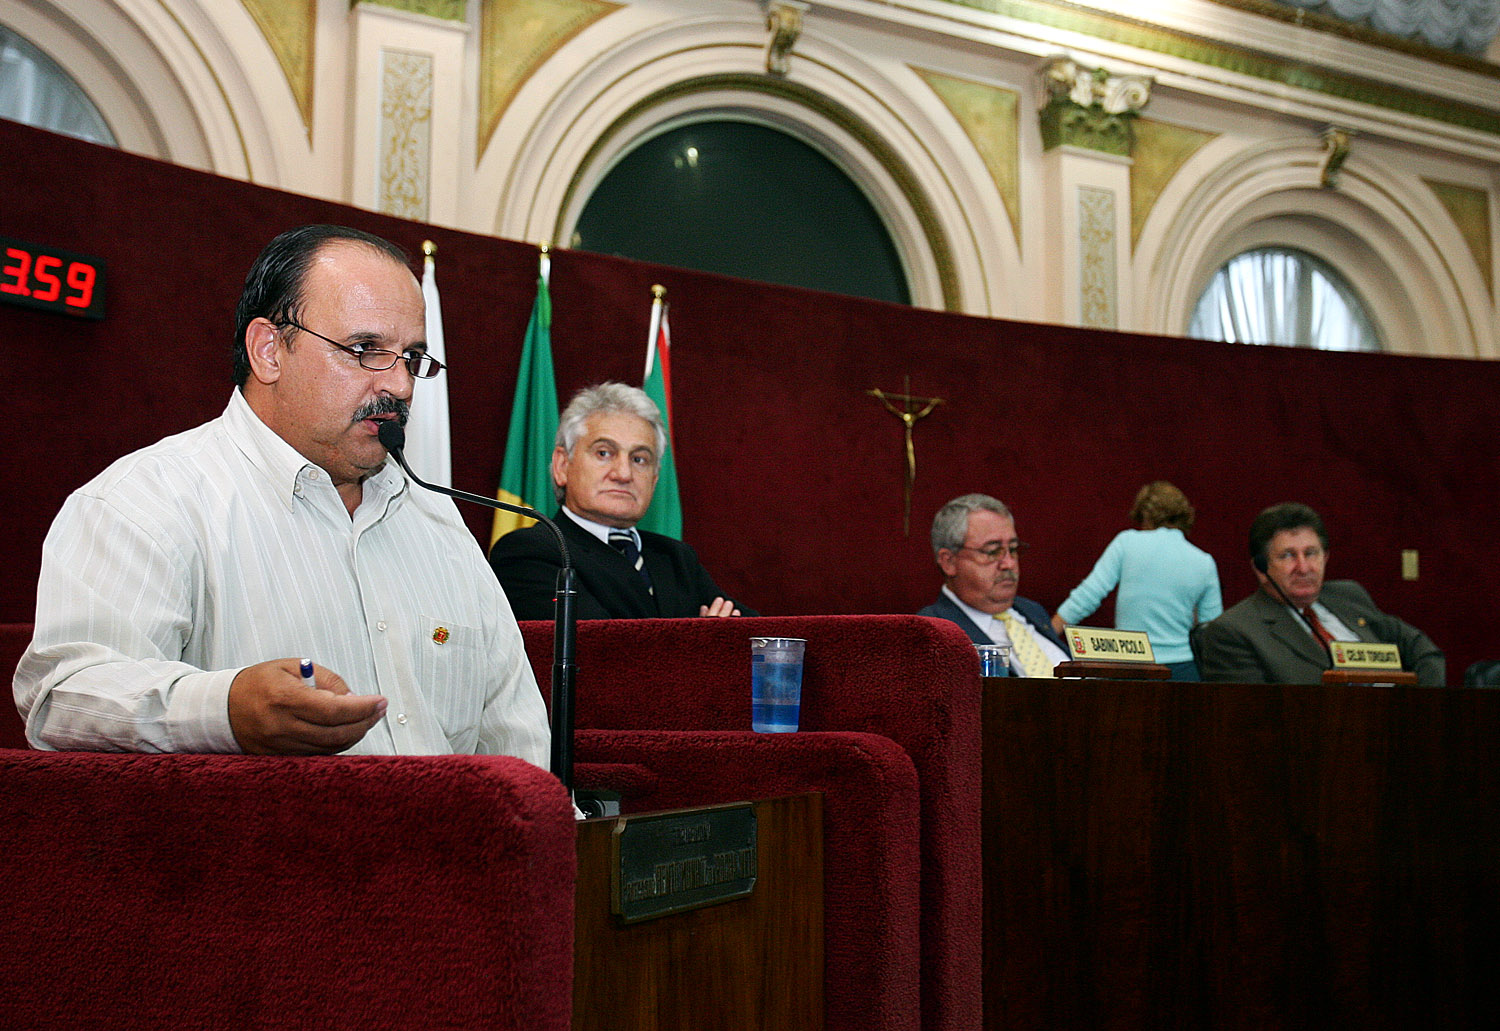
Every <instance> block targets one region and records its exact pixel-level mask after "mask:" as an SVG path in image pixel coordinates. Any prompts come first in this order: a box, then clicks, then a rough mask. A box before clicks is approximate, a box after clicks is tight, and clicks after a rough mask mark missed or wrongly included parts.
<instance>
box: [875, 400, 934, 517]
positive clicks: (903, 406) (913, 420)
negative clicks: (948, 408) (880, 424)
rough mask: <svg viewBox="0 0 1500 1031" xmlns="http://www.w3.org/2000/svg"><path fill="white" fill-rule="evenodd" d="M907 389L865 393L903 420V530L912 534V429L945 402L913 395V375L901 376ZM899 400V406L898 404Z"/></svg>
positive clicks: (914, 465) (914, 454)
mask: <svg viewBox="0 0 1500 1031" xmlns="http://www.w3.org/2000/svg"><path fill="white" fill-rule="evenodd" d="M901 382H902V386H903V388H904V390H905V392H904V393H900V394H888V393H886V392H885V391H883V390H880V389H879V388H876V389H874V390H867V391H865V393H867V394H869V395H870V396H871V397H873V398H876V399H877V400H879V401H880V403H881V404H883V405H885V409H886V411H888V412H890V413H891V414H892V415H894V416H895V417H896V418H898V419H900V420H901V424H902V426H903V427H905V431H906V503H905V505H904V507H903V508H902V511H901V532H902V533H903V534H905V535H906V536H908V537H910V536H911V488H912V485H913V484H914V483H916V482H917V451H916V447H915V446H914V445H913V444H912V440H911V430H912V427H913V426H915V425H916V424H917V420H918V419H924V418H926V417H927V416H929V415H931V414H932V410H933V409H934V408H936V407H937V406H938V405H940V404H944V403H945V402H944V401H943V399H942V398H940V397H913V396H912V395H911V393H910V391H911V377H910V376H903V377H902V378H901ZM897 402H899V406H898V404H897Z"/></svg>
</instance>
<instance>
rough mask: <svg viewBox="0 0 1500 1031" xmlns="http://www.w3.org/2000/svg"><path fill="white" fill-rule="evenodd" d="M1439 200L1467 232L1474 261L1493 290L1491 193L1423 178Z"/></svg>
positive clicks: (1454, 220)
mask: <svg viewBox="0 0 1500 1031" xmlns="http://www.w3.org/2000/svg"><path fill="white" fill-rule="evenodd" d="M1422 181H1423V182H1424V183H1426V184H1427V188H1428V189H1429V190H1431V191H1432V192H1433V194H1434V195H1435V196H1436V197H1437V199H1438V202H1439V203H1441V204H1442V205H1443V207H1444V208H1447V209H1448V214H1450V215H1452V216H1453V223H1454V225H1456V226H1458V231H1459V232H1460V233H1462V234H1463V238H1464V242H1465V243H1466V244H1468V245H1469V252H1470V253H1471V254H1473V255H1474V262H1475V264H1477V265H1478V266H1479V271H1480V273H1481V274H1482V275H1483V276H1484V281H1485V283H1486V284H1487V285H1488V286H1489V289H1490V292H1491V293H1493V292H1494V290H1495V254H1494V245H1493V242H1492V241H1491V239H1490V195H1489V193H1488V192H1487V191H1485V190H1476V189H1473V188H1471V187H1467V186H1460V185H1459V184H1457V183H1445V182H1439V181H1438V180H1435V179H1423V180H1422Z"/></svg>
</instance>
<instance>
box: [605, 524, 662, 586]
mask: <svg viewBox="0 0 1500 1031" xmlns="http://www.w3.org/2000/svg"><path fill="white" fill-rule="evenodd" d="M609 546H610V547H611V548H614V549H615V550H616V551H618V552H619V553H620V554H621V555H624V556H625V561H626V562H629V563H630V564H631V565H632V566H634V567H635V571H636V572H637V573H639V574H641V579H642V580H643V581H645V584H646V590H648V591H650V592H651V593H652V594H655V593H656V590H655V588H653V587H652V586H651V574H650V573H648V572H646V560H645V559H644V558H642V557H641V549H640V548H637V547H636V546H635V538H634V537H633V536H631V533H630V531H629V530H611V531H609Z"/></svg>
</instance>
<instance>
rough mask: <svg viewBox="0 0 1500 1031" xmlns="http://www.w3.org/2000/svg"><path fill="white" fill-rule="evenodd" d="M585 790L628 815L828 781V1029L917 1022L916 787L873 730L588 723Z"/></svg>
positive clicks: (904, 1028) (582, 735)
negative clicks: (591, 726) (612, 800)
mask: <svg viewBox="0 0 1500 1031" xmlns="http://www.w3.org/2000/svg"><path fill="white" fill-rule="evenodd" d="M577 749H578V751H577V761H578V766H577V777H576V781H577V784H578V786H579V787H580V788H583V789H590V788H608V789H612V790H618V791H619V792H620V793H621V795H622V809H623V811H624V812H625V813H627V814H628V813H631V812H642V811H647V810H655V809H672V808H679V807H683V806H692V805H708V804H715V803H721V802H735V801H743V800H753V799H759V798H768V797H773V796H776V795H781V794H790V793H794V792H802V791H821V792H823V795H824V802H823V856H824V866H825V870H826V874H825V877H824V885H823V887H824V909H823V925H824V935H825V941H824V962H825V967H824V970H825V974H824V1005H825V1012H826V1021H827V1022H826V1024H825V1027H826V1028H827V1031H916V1029H917V1028H918V1027H920V1026H921V1023H920V1005H919V985H918V961H919V947H918V919H919V901H918V884H919V878H920V859H919V849H918V838H917V827H918V820H919V818H918V788H917V775H916V770H915V769H914V768H913V766H912V763H911V759H910V758H909V757H908V756H907V755H906V753H905V752H904V751H902V750H901V748H900V747H898V746H897V745H896V744H895V743H894V742H892V741H890V740H889V739H888V738H884V737H880V736H878V735H875V734H845V733H818V734H756V733H753V732H750V731H743V732H739V731H621V730H584V731H580V732H579V733H578V738H577Z"/></svg>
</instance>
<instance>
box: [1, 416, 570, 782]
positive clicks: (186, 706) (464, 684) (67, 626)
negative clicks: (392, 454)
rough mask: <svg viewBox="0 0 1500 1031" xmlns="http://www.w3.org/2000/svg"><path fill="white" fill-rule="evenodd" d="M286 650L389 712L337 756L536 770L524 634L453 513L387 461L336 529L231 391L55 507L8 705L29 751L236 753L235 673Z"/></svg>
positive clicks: (336, 515)
mask: <svg viewBox="0 0 1500 1031" xmlns="http://www.w3.org/2000/svg"><path fill="white" fill-rule="evenodd" d="M304 656H306V657H309V658H312V659H313V660H314V661H315V662H317V663H318V664H319V665H322V666H326V667H328V668H329V669H331V670H333V671H334V672H335V673H338V674H339V675H340V676H342V677H343V678H344V680H345V682H346V683H347V684H348V685H349V689H350V690H351V691H353V692H354V693H356V694H377V693H378V694H383V695H385V697H386V698H387V699H388V700H389V709H388V710H387V712H386V715H385V718H384V719H382V720H381V721H380V722H379V723H377V724H376V725H375V726H374V727H373V728H372V729H371V730H370V731H369V733H367V734H366V735H365V737H364V739H363V740H361V741H360V742H359V743H358V744H356V745H355V746H354V747H353V748H351V749H349V752H348V754H366V755H422V754H443V753H450V752H456V753H485V754H489V753H503V754H508V755H517V756H520V757H521V758H523V759H527V760H529V761H531V762H533V763H536V764H538V765H540V766H543V767H545V766H546V765H547V762H548V751H549V743H548V730H547V714H546V708H545V706H544V705H543V703H542V698H541V693H540V692H539V691H538V690H537V685H536V680H535V678H534V677H533V675H532V672H531V665H530V663H529V662H528V661H527V659H526V654H525V651H524V648H523V646H522V642H521V635H520V630H519V629H518V628H517V626H516V621H515V617H514V616H512V615H511V610H510V603H509V602H508V601H507V600H506V598H505V594H504V592H503V591H501V589H500V586H499V583H498V582H497V581H496V579H495V577H494V574H493V573H492V572H491V571H490V568H489V564H488V563H487V562H486V561H485V559H484V555H483V553H482V552H481V551H480V550H479V545H478V543H477V542H476V541H475V540H474V537H473V535H472V534H471V533H470V532H469V531H468V528H467V527H465V526H464V524H463V522H462V520H461V519H460V518H459V516H458V512H457V511H456V510H455V508H454V506H453V502H452V501H450V500H449V499H448V498H444V497H439V496H437V495H435V494H431V493H429V492H426V491H416V490H411V489H408V487H407V484H406V480H405V478H404V477H403V476H402V474H401V472H400V471H399V470H398V469H396V468H395V466H394V463H387V464H386V466H385V467H384V468H382V469H381V470H380V471H378V472H376V473H374V474H373V475H371V476H370V477H369V478H368V479H366V480H365V482H364V484H363V499H362V501H361V503H360V506H359V508H358V509H356V510H355V512H354V516H353V518H352V519H351V518H350V516H349V512H348V510H347V509H346V508H345V507H344V503H343V501H342V499H341V498H340V497H339V494H338V491H337V490H336V489H335V488H334V485H333V483H332V481H331V480H330V478H329V476H328V474H327V473H325V472H324V471H323V470H322V469H319V468H318V467H317V466H315V465H313V464H312V463H310V462H308V461H307V459H305V458H304V457H303V456H302V455H301V454H299V453H298V452H297V451H296V450H295V449H294V448H293V447H292V446H291V445H290V444H288V443H287V442H286V441H285V440H283V439H282V438H281V437H280V436H278V435H277V434H276V433H275V432H273V431H272V430H271V429H270V428H269V427H267V426H266V425H265V424H264V423H262V422H261V421H260V419H259V418H258V417H257V416H256V415H255V413H254V412H253V411H252V410H251V409H250V406H249V405H248V404H247V403H246V402H245V400H244V398H243V397H242V396H241V394H240V392H239V391H238V390H235V391H234V393H233V396H232V397H231V398H230V402H229V406H228V407H227V408H226V409H225V411H224V414H223V415H222V416H221V417H219V418H218V419H215V420H213V421H211V422H208V423H205V424H204V425H202V426H199V427H198V428H196V429H193V430H189V431H188V432H186V433H181V434H178V435H176V436H173V437H168V438H166V439H165V440H162V441H159V442H158V443H156V444H153V445H152V446H150V447H148V448H145V449H143V450H141V451H137V452H136V453H134V454H132V455H127V456H126V457H124V458H122V459H120V460H119V461H117V462H115V463H114V464H113V465H111V466H110V467H109V468H108V469H106V470H105V471H104V472H102V473H100V474H99V476H97V477H95V478H94V479H93V480H92V481H91V482H90V483H88V484H86V485H85V486H83V487H81V488H79V489H78V490H77V491H75V492H74V493H73V494H72V495H71V496H70V497H69V498H68V500H67V501H66V502H65V503H64V505H63V508H62V511H61V512H60V513H59V514H58V516H57V519H56V520H55V521H54V522H53V524H52V528H51V530H50V531H49V532H48V534H47V539H46V542H45V544H44V545H43V549H42V573H41V578H40V582H39V584H38V589H37V616H36V631H35V636H34V638H33V639H32V642H31V646H30V647H29V648H28V649H27V651H26V654H25V655H24V656H23V657H22V660H21V663H20V666H19V667H18V668H17V671H16V678H15V694H16V704H17V707H18V708H19V709H20V710H21V714H22V715H23V716H24V717H26V720H27V735H28V737H29V738H30V740H31V742H32V743H33V744H34V745H36V746H38V747H43V748H73V749H103V750H125V751H151V752H156V751H171V752H234V751H238V750H239V748H238V745H237V744H236V743H235V740H234V736H233V734H232V732H231V730H230V726H229V716H228V698H229V685H230V682H231V681H232V680H233V679H234V677H235V674H237V673H238V672H239V671H240V670H241V669H243V668H244V667H245V666H248V665H252V664H254V663H257V662H262V661H265V660H268V659H278V658H288V657H297V658H300V657H304Z"/></svg>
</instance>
